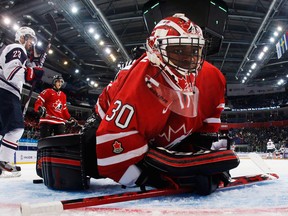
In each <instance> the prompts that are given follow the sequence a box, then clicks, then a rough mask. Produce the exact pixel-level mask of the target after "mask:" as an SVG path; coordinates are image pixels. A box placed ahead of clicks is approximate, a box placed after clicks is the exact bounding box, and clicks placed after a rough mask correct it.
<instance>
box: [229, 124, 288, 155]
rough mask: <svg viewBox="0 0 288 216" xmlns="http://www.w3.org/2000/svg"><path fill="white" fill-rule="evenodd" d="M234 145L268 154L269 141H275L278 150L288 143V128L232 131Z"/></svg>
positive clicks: (272, 127)
mask: <svg viewBox="0 0 288 216" xmlns="http://www.w3.org/2000/svg"><path fill="white" fill-rule="evenodd" d="M230 133H231V134H230V136H231V137H232V143H234V144H235V145H236V146H239V147H241V145H242V146H244V145H245V146H247V149H246V150H247V151H253V152H255V151H256V152H266V144H267V142H268V140H269V139H271V140H273V142H274V144H275V146H276V149H280V147H281V146H282V145H285V144H286V143H287V142H288V126H280V127H275V126H271V127H260V128H251V127H249V128H241V129H231V130H230Z"/></svg>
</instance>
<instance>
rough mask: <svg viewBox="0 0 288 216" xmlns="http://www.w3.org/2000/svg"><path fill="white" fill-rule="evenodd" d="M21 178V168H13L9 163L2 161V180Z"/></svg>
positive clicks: (0, 167)
mask: <svg viewBox="0 0 288 216" xmlns="http://www.w3.org/2000/svg"><path fill="white" fill-rule="evenodd" d="M19 176H21V167H20V166H13V165H11V164H10V163H8V162H5V161H0V178H7V177H19Z"/></svg>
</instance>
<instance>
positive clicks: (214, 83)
mask: <svg viewBox="0 0 288 216" xmlns="http://www.w3.org/2000/svg"><path fill="white" fill-rule="evenodd" d="M159 74H160V75H159ZM191 76H193V75H191ZM151 77H152V78H153V80H154V83H155V85H156V86H157V85H163V86H165V87H167V88H166V90H165V89H162V90H160V91H153V88H152V89H150V88H149V84H148V82H147V80H148V79H149V78H151ZM225 85H226V81H225V78H224V76H223V75H222V73H221V72H220V71H219V70H218V69H217V68H216V67H214V66H213V65H211V64H209V63H208V62H204V64H203V67H202V70H201V71H200V72H199V75H198V76H197V78H196V89H197V90H198V98H197V100H195V101H196V102H197V104H196V110H194V115H191V116H189V115H186V114H185V112H184V113H183V115H181V113H179V112H174V110H175V111H177V109H176V108H175V107H174V110H173V109H170V107H169V106H170V105H171V103H172V102H171V103H168V104H167V106H165V105H163V104H164V103H162V102H163V101H164V102H165V100H166V98H165V97H162V95H161V94H163V95H164V94H165V93H163V92H165V91H168V93H169V90H167V89H173V88H175V87H173V84H171V83H169V79H167V76H165V74H164V73H161V72H160V69H159V68H158V67H155V66H152V65H151V64H150V62H149V61H148V59H147V57H144V58H143V57H142V59H139V60H138V61H137V62H136V63H134V64H133V65H132V66H131V68H130V69H129V70H124V71H122V72H120V73H119V75H118V77H117V79H116V80H115V81H114V82H112V83H110V84H109V85H108V86H107V87H106V88H105V89H104V91H103V92H102V94H101V95H100V96H99V98H98V101H97V104H96V107H95V109H96V112H97V113H98V114H99V116H100V117H101V118H102V121H101V124H100V125H99V128H98V130H97V131H96V152H97V162H98V171H99V174H100V175H101V176H105V177H109V178H112V179H114V180H115V181H117V182H119V183H121V184H122V183H123V182H127V178H133V177H134V175H133V174H132V173H131V169H130V168H131V166H133V164H136V163H137V162H139V161H140V160H142V159H143V157H144V156H145V153H146V152H147V151H148V145H149V146H150V145H152V146H162V147H165V148H168V149H169V148H171V147H172V146H174V145H177V143H179V142H181V140H183V139H184V138H185V137H187V136H188V135H190V134H191V133H194V132H217V131H218V129H219V127H220V114H221V112H222V110H223V109H224V103H225V102H224V94H225ZM179 92H180V91H179ZM171 93H172V91H171ZM167 95H168V94H167V93H166V96H167ZM167 97H170V96H169V95H168V96H167ZM161 100H163V101H162V102H161ZM166 102H167V101H166ZM168 102H169V101H168ZM181 102H183V101H180V102H179V101H178V104H179V106H180V107H181V106H182V105H183V104H181ZM184 102H185V101H184ZM185 103H187V101H186V102H185ZM171 107H172V106H171ZM124 179H125V181H124ZM131 182H133V180H131Z"/></svg>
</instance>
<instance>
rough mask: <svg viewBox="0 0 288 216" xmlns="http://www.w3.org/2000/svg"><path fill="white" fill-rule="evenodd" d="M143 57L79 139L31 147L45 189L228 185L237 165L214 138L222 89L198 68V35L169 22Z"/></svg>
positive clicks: (110, 89)
mask: <svg viewBox="0 0 288 216" xmlns="http://www.w3.org/2000/svg"><path fill="white" fill-rule="evenodd" d="M146 49H147V50H146V53H144V54H143V55H142V56H141V57H140V58H139V59H138V60H137V61H135V62H134V63H133V64H132V65H130V66H127V67H125V68H123V69H122V70H121V71H120V72H119V73H118V75H117V78H116V79H115V80H114V81H113V82H111V83H110V84H109V85H108V86H107V87H106V88H105V89H104V90H103V92H102V94H101V95H100V96H99V98H98V101H97V104H96V106H95V113H93V115H92V116H91V117H90V118H89V119H88V120H87V122H86V124H85V126H84V130H83V131H82V132H81V133H80V134H74V135H66V136H59V137H57V136H56V137H48V138H45V139H42V140H40V141H39V146H38V156H37V157H38V158H37V169H38V170H40V172H37V173H41V174H40V176H41V177H43V178H44V182H45V185H47V186H48V187H50V188H54V189H79V188H87V187H89V178H91V177H92V178H96V179H97V178H111V179H113V180H114V181H116V182H118V183H119V184H121V185H123V186H126V187H131V186H132V187H133V186H139V187H141V188H143V187H145V186H152V187H155V188H166V187H167V188H169V187H187V186H188V187H189V186H191V187H194V188H195V192H197V193H199V194H203V195H207V194H210V193H212V192H214V191H215V190H216V189H217V187H218V184H219V182H220V181H221V182H224V183H228V182H229V170H231V169H233V168H235V167H237V166H238V165H239V159H238V157H237V155H235V153H234V152H233V151H232V150H230V149H229V142H228V141H227V139H225V138H219V137H218V135H217V132H218V130H219V127H220V123H221V122H220V115H221V112H222V111H223V109H224V104H225V101H224V94H225V84H226V81H225V78H224V76H223V74H222V73H221V72H220V71H219V70H218V69H217V68H216V67H214V66H213V65H211V64H210V63H208V62H207V61H205V39H204V37H203V35H202V30H201V29H200V27H199V26H197V25H196V24H194V23H193V22H192V21H191V20H189V19H188V18H187V17H185V15H184V14H175V15H174V16H172V17H167V18H165V19H163V20H161V21H160V22H159V23H158V24H157V25H156V26H155V28H154V29H153V31H152V33H151V35H150V37H149V38H148V39H147V41H146Z"/></svg>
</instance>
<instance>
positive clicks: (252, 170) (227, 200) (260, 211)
mask: <svg viewBox="0 0 288 216" xmlns="http://www.w3.org/2000/svg"><path fill="white" fill-rule="evenodd" d="M265 162H266V164H268V165H269V166H270V167H271V168H272V170H273V171H275V173H277V174H278V175H279V176H280V178H279V179H278V180H275V181H269V182H266V183H262V184H259V185H253V186H246V187H242V188H237V189H229V190H224V191H217V192H215V193H213V194H211V195H209V196H205V197H203V196H196V195H191V194H186V195H174V196H166V197H157V198H149V199H143V200H137V201H130V202H122V203H114V204H109V205H102V206H95V207H89V208H88V207H87V208H79V209H73V210H64V211H63V212H62V213H60V214H58V215H59V216H68V215H69V216H91V215H94V216H95V215H97V216H104V215H105V216H115V215H117V216H118V215H129V216H139V215H141V216H144V215H151V216H160V215H161V216H162V215H167V216H170V215H171V216H172V215H173V216H174V215H193V216H198V215H199V216H200V215H201V216H216V215H217V216H219V215H225V216H232V215H233V216H234V215H245V216H250V215H251V216H252V215H253V216H256V215H257V216H260V215H261V216H266V215H267V216H268V215H269V216H278V215H279V216H280V215H281V216H282V215H288V160H265ZM21 167H22V176H21V177H17V178H0V215H1V216H6V215H7V216H20V215H21V213H20V204H21V203H24V202H28V203H30V204H32V203H33V204H35V203H46V202H51V201H62V200H69V199H76V198H84V197H93V196H99V195H107V194H114V193H120V192H127V191H128V190H127V189H122V188H121V187H120V186H119V185H117V184H116V183H114V182H113V181H111V180H109V179H99V180H93V181H92V182H91V187H90V189H89V190H87V191H85V192H63V191H55V190H51V189H48V188H47V187H46V186H45V185H44V184H33V182H32V181H33V179H39V177H37V175H36V173H35V164H25V165H21ZM257 173H261V170H259V169H258V168H257V167H256V166H255V165H254V164H253V163H252V162H251V161H250V159H241V163H240V165H239V166H238V167H237V168H236V169H234V170H232V171H231V174H232V176H239V175H246V174H257ZM129 190H136V189H135V188H134V189H129ZM38 215H39V214H38ZM41 215H53V214H51V213H49V212H45V213H44V214H41ZM54 215H55V214H54Z"/></svg>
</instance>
